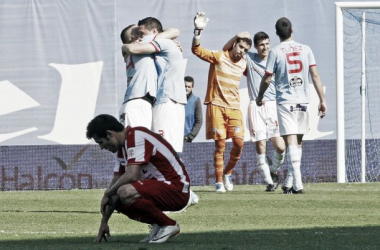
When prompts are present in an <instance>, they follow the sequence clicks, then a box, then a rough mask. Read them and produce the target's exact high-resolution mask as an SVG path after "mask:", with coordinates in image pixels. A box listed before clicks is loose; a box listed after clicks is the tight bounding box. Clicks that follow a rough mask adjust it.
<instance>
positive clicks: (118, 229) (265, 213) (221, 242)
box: [0, 183, 380, 250]
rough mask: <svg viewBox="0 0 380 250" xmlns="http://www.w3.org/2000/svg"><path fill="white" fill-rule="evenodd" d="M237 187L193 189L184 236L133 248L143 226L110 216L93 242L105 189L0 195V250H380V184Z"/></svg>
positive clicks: (183, 221) (183, 219)
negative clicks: (105, 234)
mask: <svg viewBox="0 0 380 250" xmlns="http://www.w3.org/2000/svg"><path fill="white" fill-rule="evenodd" d="M264 189H265V187H264V186H263V185H254V186H252V185H249V186H248V185H241V186H235V189H234V191H233V192H229V193H225V194H216V193H215V190H214V187H213V186H206V187H193V190H194V191H195V192H196V193H197V194H198V196H199V197H200V201H199V204H197V205H195V206H191V207H189V208H188V209H187V211H185V212H183V213H181V214H174V213H172V214H169V216H170V217H172V218H174V219H175V220H177V221H178V223H179V225H180V227H181V234H180V235H179V236H178V237H175V238H172V239H170V240H169V241H168V242H166V243H163V244H157V245H152V244H147V243H138V242H139V240H141V239H142V238H144V237H145V236H146V235H147V234H148V232H149V230H148V226H147V225H146V224H142V223H138V222H135V221H132V220H130V219H128V218H127V217H125V216H124V215H121V214H114V215H113V216H112V218H111V219H110V222H109V226H110V230H111V235H112V238H111V239H110V240H109V241H108V242H107V243H104V242H101V243H99V244H96V243H94V242H93V240H94V238H95V236H96V235H97V231H98V226H99V222H100V212H99V204H100V199H101V196H102V193H103V191H104V190H69V191H16V192H0V201H1V203H0V218H1V227H0V249H2V250H4V249H135V250H148V249H202V250H203V249H223V250H229V249H231V250H235V249H380V239H379V237H380V209H379V208H380V183H366V184H336V183H322V184H305V191H306V194H303V195H286V194H282V193H281V192H280V190H276V192H274V193H266V192H264Z"/></svg>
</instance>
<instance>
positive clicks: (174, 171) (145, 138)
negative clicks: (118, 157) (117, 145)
mask: <svg viewBox="0 0 380 250" xmlns="http://www.w3.org/2000/svg"><path fill="white" fill-rule="evenodd" d="M126 151H127V157H128V158H127V165H129V164H138V165H141V170H140V172H141V174H142V178H143V179H155V180H158V181H164V182H166V183H168V184H172V185H174V186H176V187H177V188H178V189H180V190H187V189H188V187H189V185H190V178H189V176H188V173H187V170H186V167H185V165H184V164H183V162H182V161H181V159H180V158H179V156H178V154H177V153H176V152H175V150H174V149H173V147H172V146H171V145H170V143H169V142H167V141H166V140H165V139H164V138H163V137H162V136H160V135H158V134H156V133H153V132H152V131H150V130H149V129H147V128H144V127H134V128H131V127H128V128H127V132H126Z"/></svg>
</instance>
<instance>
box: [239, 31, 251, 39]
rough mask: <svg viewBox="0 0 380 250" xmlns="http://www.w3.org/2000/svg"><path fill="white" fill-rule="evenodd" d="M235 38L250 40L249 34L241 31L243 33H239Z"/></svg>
mask: <svg viewBox="0 0 380 250" xmlns="http://www.w3.org/2000/svg"><path fill="white" fill-rule="evenodd" d="M236 37H239V38H249V39H251V35H250V34H249V32H248V31H243V32H240V33H238V34H237V35H236Z"/></svg>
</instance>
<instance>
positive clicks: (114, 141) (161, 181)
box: [86, 115, 190, 243]
mask: <svg viewBox="0 0 380 250" xmlns="http://www.w3.org/2000/svg"><path fill="white" fill-rule="evenodd" d="M86 136H87V138H89V139H91V138H92V139H94V140H95V142H96V143H98V144H99V146H100V148H101V149H106V150H108V151H111V152H112V153H117V157H118V159H119V161H120V165H119V166H118V167H116V168H115V170H114V177H113V179H112V181H111V184H110V186H109V188H108V189H107V190H106V191H105V193H104V196H103V198H102V201H101V205H100V209H101V212H102V219H101V223H100V228H99V233H98V236H97V237H96V239H95V242H100V241H101V240H102V239H105V240H107V238H109V237H110V234H109V227H108V220H109V218H110V217H111V215H112V213H113V211H114V210H116V211H118V212H120V213H122V214H124V215H126V216H128V217H129V218H130V219H132V220H136V221H140V222H143V223H148V224H151V225H153V228H152V230H151V232H150V233H149V235H148V236H147V237H146V238H144V239H143V240H141V241H140V242H149V243H162V242H165V241H167V240H168V239H169V238H171V237H173V236H176V235H178V234H179V232H180V228H179V225H178V223H177V222H176V221H175V220H172V219H170V218H169V217H168V216H166V215H165V214H164V213H163V212H162V211H178V210H181V209H182V208H184V207H185V206H186V204H187V203H188V201H189V188H190V178H189V176H188V174H187V170H186V168H185V166H184V164H183V163H182V162H181V160H180V158H179V157H178V155H177V153H176V152H175V150H174V149H173V147H172V146H171V145H170V144H169V143H168V142H167V141H166V140H165V139H163V138H162V137H161V136H160V135H158V134H155V133H153V132H151V131H150V130H148V129H146V128H144V127H135V128H131V127H127V128H124V126H123V125H122V124H121V123H120V122H118V120H117V119H116V118H114V117H113V116H110V115H99V116H97V117H95V118H94V119H93V120H92V121H91V122H90V123H89V124H88V126H87V134H86Z"/></svg>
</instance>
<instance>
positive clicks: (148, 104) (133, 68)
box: [119, 24, 179, 129]
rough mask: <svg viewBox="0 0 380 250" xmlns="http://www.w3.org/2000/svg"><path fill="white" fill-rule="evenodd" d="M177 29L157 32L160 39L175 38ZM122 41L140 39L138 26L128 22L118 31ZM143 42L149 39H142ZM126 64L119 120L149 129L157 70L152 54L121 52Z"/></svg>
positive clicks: (129, 41)
mask: <svg viewBox="0 0 380 250" xmlns="http://www.w3.org/2000/svg"><path fill="white" fill-rule="evenodd" d="M178 35H179V30H178V29H173V28H169V29H166V30H165V31H164V32H162V33H160V34H159V37H161V38H169V39H174V38H176V37H177V36H178ZM120 38H121V40H122V42H123V44H131V43H134V42H136V41H137V40H139V38H140V35H139V27H138V26H137V25H135V24H132V25H129V26H128V27H126V28H125V29H123V31H122V32H121V34H120ZM141 42H142V43H146V42H150V40H147V39H146V40H142V41H141ZM123 56H124V60H125V63H126V74H127V89H126V91H125V95H124V101H123V104H122V106H121V108H120V112H119V115H120V117H119V120H120V122H121V123H122V124H124V126H125V127H127V126H128V125H129V126H131V127H136V126H143V127H146V128H148V129H151V128H152V107H153V103H154V101H155V98H156V92H157V71H156V67H155V64H154V58H153V55H152V54H140V55H137V54H136V55H135V54H130V55H127V54H125V53H124V54H123Z"/></svg>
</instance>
